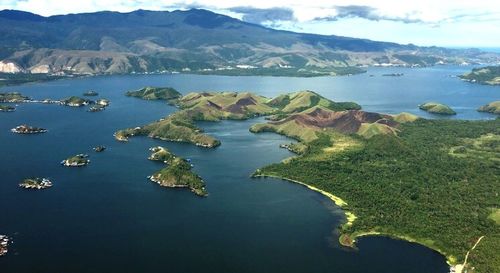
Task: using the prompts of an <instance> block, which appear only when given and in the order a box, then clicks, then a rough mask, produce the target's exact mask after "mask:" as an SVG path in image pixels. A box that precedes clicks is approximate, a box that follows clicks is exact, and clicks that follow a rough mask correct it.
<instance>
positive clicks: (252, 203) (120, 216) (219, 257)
mask: <svg viewBox="0 0 500 273" xmlns="http://www.w3.org/2000/svg"><path fill="white" fill-rule="evenodd" d="M468 69H470V68H454V67H437V68H427V69H419V70H410V69H374V70H372V71H370V72H369V73H368V74H374V75H375V77H369V76H368V74H364V75H358V76H352V77H339V78H329V77H325V78H311V79H301V78H273V77H217V76H193V75H157V76H153V75H150V76H111V77H95V78H86V79H76V80H63V81H56V82H48V83H40V84H31V85H24V86H19V87H8V88H2V91H9V90H18V91H21V92H23V93H25V94H27V95H30V96H32V97H34V98H37V99H43V98H62V97H66V96H70V95H81V94H82V93H83V92H84V91H86V90H89V89H95V90H97V91H98V92H99V93H101V95H102V97H105V98H109V99H111V101H112V104H111V106H110V107H109V108H108V109H107V110H106V111H103V112H99V113H88V112H85V109H74V108H68V107H62V106H56V105H41V104H22V105H20V106H19V107H18V109H17V111H16V112H14V113H0V151H1V153H2V154H1V156H0V166H1V169H0V171H1V174H2V177H1V179H0V208H1V214H0V234H8V235H10V236H12V237H13V238H14V241H15V243H14V244H13V245H12V246H11V247H10V253H9V255H8V256H6V257H2V258H0V272H2V273H11V272H16V273H17V272H19V273H22V272H39V273H45V272H73V273H78V272H287V273H290V272H307V273H309V272H330V273H331V272H339V273H351V272H352V273H354V272H359V273H369V272H373V273H375V272H394V273H396V272H428V273H432V272H441V273H442V272H447V271H448V267H447V265H446V263H445V259H444V258H443V257H442V256H441V255H439V254H438V253H436V252H434V251H432V250H430V249H427V248H425V247H422V246H419V245H416V244H411V243H407V242H403V241H399V240H392V239H387V238H376V237H372V238H363V239H361V240H360V241H359V244H358V247H359V249H358V250H345V249H342V248H341V247H339V246H338V243H337V236H336V235H335V227H337V226H338V225H339V224H340V223H341V222H342V221H343V216H342V211H341V210H340V209H339V208H337V207H336V206H334V205H333V204H332V203H331V202H330V201H329V200H328V199H327V198H325V197H323V196H322V195H320V194H318V193H316V192H313V191H310V190H308V189H306V188H304V187H302V186H300V185H296V184H292V183H288V182H282V181H279V180H275V179H257V180H253V179H250V178H249V175H250V174H251V173H252V172H253V171H254V170H255V169H256V168H259V167H261V166H263V165H266V164H269V163H272V162H277V161H279V160H282V159H284V158H286V157H288V156H290V155H291V154H290V153H289V152H287V151H285V150H283V149H279V148H278V145H279V144H280V143H283V142H289V141H290V140H289V139H286V138H285V137H282V136H278V135H275V134H257V135H254V134H251V133H250V132H248V128H249V127H250V126H251V124H253V123H255V122H258V121H260V120H249V121H241V122H239V121H238V122H234V121H224V122H220V123H202V124H201V125H202V127H204V128H205V129H206V131H207V132H208V133H209V134H211V135H214V136H215V137H217V138H219V139H220V140H221V141H222V143H223V144H222V146H220V147H219V148H217V149H211V150H210V149H203V148H198V147H195V146H193V145H189V144H179V143H169V142H161V141H157V140H152V139H148V138H133V139H132V140H131V141H130V142H129V143H119V142H116V141H115V140H114V139H113V137H112V134H113V132H114V131H116V130H118V129H121V128H126V127H132V126H137V125H142V124H145V123H148V122H150V121H152V120H155V119H158V118H161V117H163V116H165V115H167V114H168V113H171V112H173V111H175V110H176V109H175V108H173V107H170V106H167V105H166V104H165V103H162V102H151V101H142V100H139V99H133V98H127V97H125V96H123V92H124V91H126V90H130V89H135V88H139V87H142V86H145V85H158V86H172V87H175V88H177V89H178V90H180V91H181V92H183V93H187V92H189V91H207V90H218V91H220V90H227V91H253V92H255V93H258V94H262V95H266V96H274V95H277V94H279V93H283V92H289V91H297V90H302V89H312V90H315V91H317V92H319V93H321V94H323V95H324V96H327V97H329V98H332V99H334V100H339V101H343V100H353V101H356V102H358V103H360V104H361V105H362V106H363V107H364V108H365V109H367V110H372V111H381V112H388V113H396V112H400V111H407V112H412V113H417V114H420V115H425V113H423V112H420V111H419V110H418V109H416V105H417V104H419V103H421V102H423V101H426V100H437V101H440V102H443V103H447V104H449V105H450V106H452V107H453V108H455V109H456V110H457V112H458V113H459V114H458V115H457V116H456V117H453V118H464V119H480V118H494V116H493V115H489V114H480V113H477V112H476V111H475V109H476V108H477V107H478V106H480V105H482V104H485V103H487V102H489V101H492V100H498V99H500V90H499V88H498V87H489V86H481V85H472V84H469V83H465V82H462V81H460V80H458V79H456V78H451V77H449V76H448V75H456V74H460V73H462V72H463V71H466V70H468ZM401 70H402V72H403V73H405V76H403V77H397V78H395V77H380V75H381V74H384V73H392V72H401ZM22 123H28V124H30V125H35V126H42V127H45V128H48V129H49V132H48V133H46V134H41V135H30V136H23V135H15V134H12V133H10V132H9V129H10V128H12V127H14V126H16V125H19V124H22ZM96 145H105V146H107V147H108V149H107V150H106V151H105V152H103V153H99V154H96V153H93V152H92V150H91V149H92V147H94V146H96ZM154 145H163V146H165V147H168V148H169V149H171V150H172V151H173V152H175V153H177V154H178V155H180V156H183V157H185V158H191V159H192V161H193V163H194V165H195V171H196V172H197V173H198V174H200V175H201V176H202V177H203V178H204V180H205V181H206V183H207V189H208V191H209V193H210V195H209V197H208V198H199V197H196V196H195V195H194V194H192V193H190V192H189V191H187V190H176V189H166V188H161V187H159V186H158V185H156V184H154V183H151V182H149V181H148V180H146V176H147V175H150V174H151V173H153V172H155V171H156V170H158V169H160V168H161V167H162V165H161V164H159V163H157V162H151V161H148V160H146V158H147V156H148V155H149V153H148V150H147V149H148V148H149V147H151V146H154ZM76 153H89V154H90V155H91V160H92V162H91V164H90V165H89V166H87V167H84V168H77V169H72V168H64V167H61V166H60V165H59V164H58V162H60V161H61V160H62V159H64V158H66V157H68V156H70V155H73V154H76ZM29 176H42V177H50V178H51V179H52V180H53V182H54V187H53V188H51V189H48V190H44V191H25V190H21V189H20V188H18V187H17V184H18V183H19V181H21V180H22V179H23V178H25V177H29Z"/></svg>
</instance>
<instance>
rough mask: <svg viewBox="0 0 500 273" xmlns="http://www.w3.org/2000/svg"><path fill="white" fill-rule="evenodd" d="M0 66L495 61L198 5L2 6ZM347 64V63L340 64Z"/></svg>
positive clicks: (159, 68)
mask: <svg viewBox="0 0 500 273" xmlns="http://www.w3.org/2000/svg"><path fill="white" fill-rule="evenodd" d="M0 36H1V37H2V39H1V40H0V60H1V61H0V72H4V73H18V72H29V73H49V74H108V73H110V74H111V73H144V72H165V71H171V72H172V71H190V72H203V73H212V72H213V73H225V72H229V71H235V70H245V71H262V70H264V71H271V72H270V73H271V74H273V73H275V72H276V74H279V73H280V72H279V71H286V70H291V71H308V72H309V73H312V74H313V75H314V73H323V74H324V73H329V74H342V73H352V72H359V71H360V69H358V70H356V69H345V68H356V67H361V66H373V65H380V66H389V65H399V66H429V65H435V64H446V63H453V64H461V63H498V62H500V55H499V54H495V53H487V52H482V51H480V50H477V49H467V50H458V49H447V48H441V47H419V46H415V45H412V44H409V45H402V44H397V43H389V42H378V41H371V40H367V39H357V38H349V37H341V36H334V35H330V36H326V35H316V34H306V33H296V32H289V31H282V30H275V29H271V28H266V27H263V26H260V25H255V24H251V23H247V22H243V21H241V20H238V19H235V18H232V17H229V16H225V15H221V14H217V13H214V12H211V11H207V10H203V9H191V10H186V11H180V10H176V11H171V12H169V11H147V10H137V11H133V12H129V13H119V12H110V11H103V12H95V13H81V14H68V15H56V16H50V17H44V16H40V15H36V14H33V13H29V12H24V11H16V10H3V11H0ZM341 68H344V69H341Z"/></svg>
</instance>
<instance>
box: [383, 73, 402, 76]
mask: <svg viewBox="0 0 500 273" xmlns="http://www.w3.org/2000/svg"><path fill="white" fill-rule="evenodd" d="M403 75H404V74H403V73H389V74H382V76H384V77H401V76H403Z"/></svg>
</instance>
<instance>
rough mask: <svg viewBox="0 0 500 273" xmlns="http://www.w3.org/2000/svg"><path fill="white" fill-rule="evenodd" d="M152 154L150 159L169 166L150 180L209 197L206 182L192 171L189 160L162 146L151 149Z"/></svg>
mask: <svg viewBox="0 0 500 273" xmlns="http://www.w3.org/2000/svg"><path fill="white" fill-rule="evenodd" d="M149 150H150V151H151V152H152V154H151V156H150V157H149V158H148V159H149V160H153V161H161V162H163V163H165V164H166V165H167V166H166V167H165V168H163V169H161V170H160V171H158V172H156V173H154V174H153V175H151V176H149V180H151V181H153V182H155V183H157V184H159V185H160V186H163V187H169V188H189V189H190V190H191V191H192V192H193V193H195V194H196V195H198V196H207V195H208V193H207V191H206V190H205V182H203V180H202V179H201V177H199V176H198V175H196V174H195V173H193V172H192V171H191V169H192V166H191V164H190V163H189V161H188V160H186V159H183V158H181V157H178V156H176V155H174V154H172V153H171V152H170V151H169V150H167V149H166V148H163V147H161V146H158V147H153V148H150V149H149Z"/></svg>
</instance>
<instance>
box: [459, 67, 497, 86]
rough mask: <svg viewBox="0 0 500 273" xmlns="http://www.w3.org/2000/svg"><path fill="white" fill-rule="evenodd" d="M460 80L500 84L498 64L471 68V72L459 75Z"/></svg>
mask: <svg viewBox="0 0 500 273" xmlns="http://www.w3.org/2000/svg"><path fill="white" fill-rule="evenodd" d="M459 77H460V78H461V79H462V80H464V81H468V82H472V83H480V84H488V85H500V66H498V65H497V66H485V67H479V68H474V69H472V71H471V72H469V73H466V74H463V75H460V76H459Z"/></svg>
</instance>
